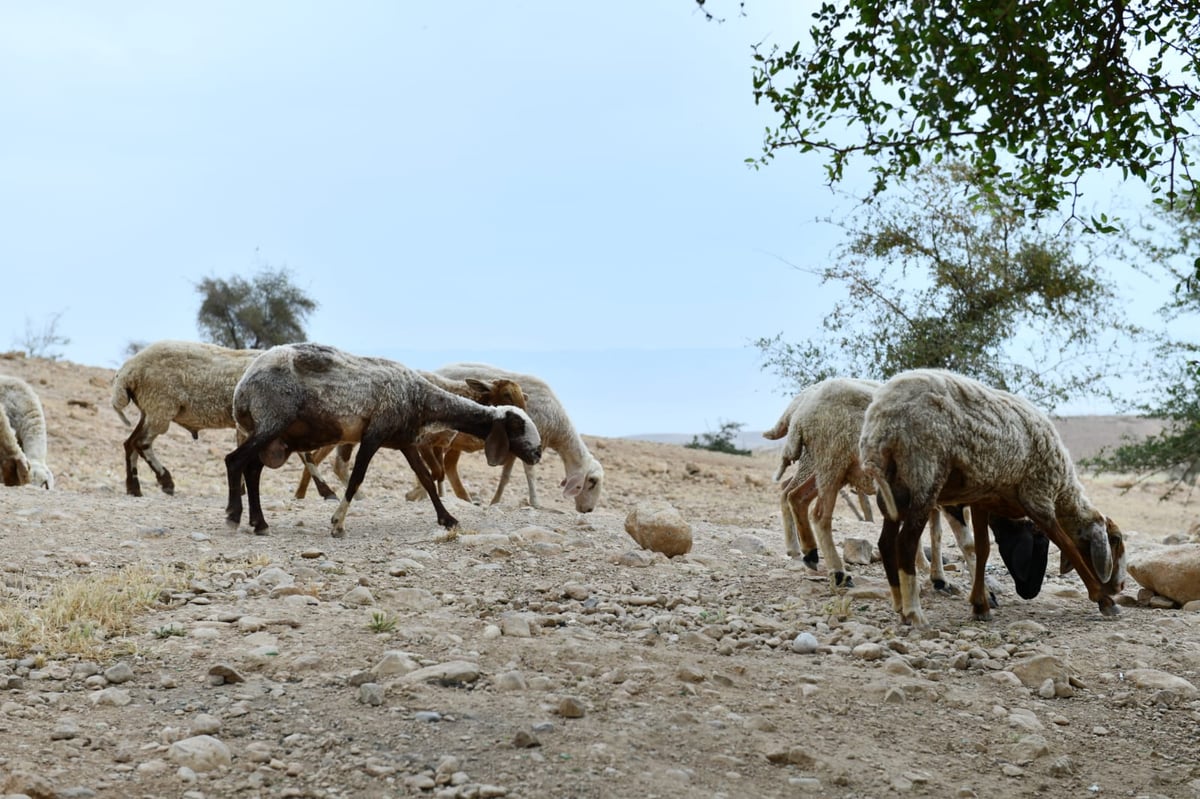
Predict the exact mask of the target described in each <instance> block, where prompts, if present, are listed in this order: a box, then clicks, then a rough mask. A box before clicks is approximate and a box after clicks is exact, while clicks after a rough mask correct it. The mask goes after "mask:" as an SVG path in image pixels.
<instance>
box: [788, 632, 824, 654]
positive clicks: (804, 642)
mask: <svg viewBox="0 0 1200 799" xmlns="http://www.w3.org/2000/svg"><path fill="white" fill-rule="evenodd" d="M817 646H818V642H817V637H816V636H815V635H813V634H812V633H800V634H799V635H797V636H796V637H795V638H794V639H792V651H793V652H798V653H800V654H801V655H811V654H812V653H813V652H816V651H817Z"/></svg>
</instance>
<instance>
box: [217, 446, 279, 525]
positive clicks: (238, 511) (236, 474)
mask: <svg viewBox="0 0 1200 799" xmlns="http://www.w3.org/2000/svg"><path fill="white" fill-rule="evenodd" d="M273 437H274V434H272V435H271V436H267V435H255V436H251V437H250V438H248V439H246V440H245V441H243V442H242V443H241V444H238V445H237V448H236V449H234V450H233V452H230V453H229V454H228V455H226V456H225V476H226V478H227V480H228V483H229V501H228V502H227V503H226V504H225V524H226V525H227V526H228V527H229V528H230V529H232V530H236V529H237V528H238V525H239V524H240V523H241V521H242V480H243V478H244V477H245V476H246V472H247V467H248V466H249V464H250V463H252V462H255V461H258V462H259V463H260V464H261V463H262V461H260V460H259V457H258V453H259V451H260V450H262V448H263V447H264V446H266V445H267V443H268V442H270V441H271V439H272V438H273ZM257 488H258V487H257V486H255V490H256V491H257Z"/></svg>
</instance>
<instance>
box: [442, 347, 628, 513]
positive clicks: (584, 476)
mask: <svg viewBox="0 0 1200 799" xmlns="http://www.w3.org/2000/svg"><path fill="white" fill-rule="evenodd" d="M437 373H438V374H440V375H442V376H444V377H449V378H453V379H455V380H465V379H466V378H468V377H473V378H476V379H477V380H498V379H501V378H507V379H509V380H514V381H516V382H517V383H518V384H519V385H520V386H521V390H522V391H523V392H524V393H525V401H526V406H525V409H526V411H528V413H529V417H530V418H531V419H533V421H534V424H536V425H537V428H538V432H539V433H540V434H541V437H542V446H543V447H545V448H546V449H552V450H554V451H555V452H557V453H558V454H559V457H561V458H562V461H563V467H564V469H565V470H566V476H565V477H564V478H563V480H562V482H561V483H559V485H560V487H562V489H563V496H565V497H574V498H575V509H576V510H577V511H579V512H580V513H589V512H591V511H592V510H593V509H595V507H596V503H597V502H598V501H599V499H600V491H601V488H602V487H603V483H604V468H603V467H602V466H601V465H600V462H599V461H598V460H596V459H595V458H594V457H593V456H592V453H591V452H589V451H588V448H587V445H586V444H584V443H583V438H581V437H580V435H579V433H577V432H576V431H575V426H574V425H573V424H572V423H571V419H570V417H568V416H567V411H566V409H565V408H563V406H562V403H561V402H559V400H558V397H556V396H555V395H554V392H553V391H552V390H551V389H550V386H548V385H546V382H545V381H544V380H542V379H541V378H538V377H534V376H533V375H525V374H517V373H515V372H507V371H504V370H503V369H498V368H496V367H495V366H489V365H487V364H482V363H458V364H451V365H449V366H443V367H442V368H440V369H438V370H437ZM511 474H512V462H511V461H509V462H508V463H506V464H505V465H504V469H503V470H502V471H501V473H500V483H499V485H497V486H496V493H495V494H494V495H493V496H492V502H491V504H493V505H494V504H496V503H497V502H499V501H500V497H501V496H502V495H503V494H504V488H505V486H507V485H508V480H509V477H510V476H511ZM446 477H447V479H449V480H450V484H451V485H452V486H453V485H455V483H456V481H457V482H459V484H460V485H461V481H459V479H458V469H457V458H456V457H455V458H453V459H450V460H448V461H447V462H446ZM525 482H526V483H527V484H528V486H529V504H530V505H532V506H533V507H535V508H536V507H540V506H539V505H538V499H537V489H536V487H535V485H534V470H533V466H532V465H530V464H529V463H528V462H526V464H525ZM464 493H465V490H464Z"/></svg>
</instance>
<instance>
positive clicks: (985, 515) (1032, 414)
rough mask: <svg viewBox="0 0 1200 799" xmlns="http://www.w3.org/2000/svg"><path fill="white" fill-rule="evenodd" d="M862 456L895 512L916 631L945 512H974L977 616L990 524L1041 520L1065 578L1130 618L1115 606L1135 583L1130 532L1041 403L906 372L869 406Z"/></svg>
mask: <svg viewBox="0 0 1200 799" xmlns="http://www.w3.org/2000/svg"><path fill="white" fill-rule="evenodd" d="M859 450H860V452H859V457H860V459H861V463H862V467H863V471H864V473H866V474H867V475H868V476H869V477H870V478H871V479H872V480H873V481H874V482H875V484H876V486H877V488H878V490H879V500H880V509H881V510H882V511H883V512H884V515H885V518H884V521H883V528H882V530H881V531H880V534H879V550H880V553H881V555H882V557H883V564H884V569H885V571H886V572H887V577H888V583H889V584H890V585H891V589H892V602H893V606H894V607H895V609H896V610H897V612H899V613H900V615H901V617H902V618H903V619H904V621H905V622H906V623H910V624H913V625H916V626H926V624H927V621H926V618H925V614H924V612H923V611H922V610H921V604H920V597H919V595H918V593H917V590H916V588H917V587H916V577H915V561H916V552H917V549H918V548H919V547H920V542H921V532H922V530H923V529H924V527H925V522H926V521H927V520H928V518H929V514H930V512H931V511H932V510H933V508H934V507H935V506H936V505H938V504H942V505H967V506H969V507H970V508H971V517H972V518H971V521H972V527H973V529H974V533H975V547H976V562H975V579H974V583H973V585H972V588H971V595H970V600H971V607H972V611H973V614H974V617H975V618H976V619H978V620H981V621H982V620H987V619H990V618H991V613H990V611H989V609H988V605H987V601H986V597H985V588H984V565H985V564H986V563H987V556H988V547H989V541H988V535H987V529H988V519H989V515H996V516H1001V517H1006V518H1011V519H1019V518H1021V517H1026V516H1027V517H1029V520H1030V521H1031V522H1032V523H1033V525H1034V526H1036V528H1037V529H1039V530H1040V531H1042V532H1043V533H1045V534H1046V535H1047V536H1049V538H1050V540H1051V541H1053V542H1054V543H1055V545H1057V546H1058V548H1059V549H1060V550H1061V551H1062V553H1063V566H1062V570H1063V571H1064V572H1066V571H1069V570H1070V569H1071V568H1072V567H1073V568H1075V569H1077V570H1078V571H1079V576H1080V577H1081V578H1082V579H1083V582H1084V585H1086V586H1087V589H1088V596H1089V597H1090V598H1091V599H1092V600H1093V601H1095V602H1096V603H1097V604H1098V606H1099V609H1100V612H1101V613H1102V614H1104V615H1106V616H1112V615H1116V614H1117V613H1118V610H1117V606H1116V604H1115V602H1114V599H1113V597H1114V595H1115V594H1117V593H1119V592H1120V591H1121V590H1122V589H1123V588H1124V582H1125V545H1124V539H1123V537H1122V535H1121V531H1120V529H1119V528H1118V527H1117V525H1116V524H1115V523H1114V522H1113V521H1112V520H1111V519H1109V518H1107V517H1106V516H1104V515H1103V514H1101V513H1100V512H1099V511H1098V510H1096V508H1095V507H1094V506H1093V505H1092V503H1091V502H1090V501H1089V500H1088V498H1087V496H1086V495H1085V494H1084V491H1083V486H1082V485H1081V484H1080V482H1079V478H1078V476H1077V475H1076V472H1075V467H1074V464H1073V463H1072V462H1071V457H1070V455H1069V454H1068V452H1067V449H1066V447H1065V446H1064V445H1063V443H1062V440H1061V439H1060V438H1059V435H1058V432H1057V431H1056V430H1055V428H1054V425H1053V424H1052V423H1051V421H1050V419H1049V417H1047V416H1046V415H1045V414H1044V413H1042V412H1041V411H1039V410H1038V409H1037V408H1036V407H1034V405H1033V404H1032V403H1030V402H1028V401H1027V400H1024V399H1022V398H1020V397H1017V396H1015V395H1013V394H1010V393H1008V392H1007V391H1001V390H999V389H994V388H991V387H989V386H986V385H984V384H983V383H980V382H979V381H977V380H973V379H971V378H968V377H965V376H962V375H959V374H955V373H953V372H949V371H946V370H943V369H916V370H912V371H909V372H902V373H900V374H898V375H896V376H894V377H893V378H892V379H891V380H889V381H888V382H887V383H885V384H884V385H883V386H882V387H881V388H880V389H879V390H878V391H877V392H876V394H875V398H874V399H873V400H872V401H871V404H870V405H869V406H868V407H867V411H866V414H865V417H864V420H863V428H862V435H861V436H860V439H859ZM1084 553H1087V556H1086V557H1085V556H1084Z"/></svg>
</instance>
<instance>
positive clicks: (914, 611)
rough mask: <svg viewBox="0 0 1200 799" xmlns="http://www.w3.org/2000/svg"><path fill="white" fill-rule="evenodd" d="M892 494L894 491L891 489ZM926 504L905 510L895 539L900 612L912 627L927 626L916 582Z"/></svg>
mask: <svg viewBox="0 0 1200 799" xmlns="http://www.w3.org/2000/svg"><path fill="white" fill-rule="evenodd" d="M893 495H895V492H893ZM929 507H931V506H928V505H925V506H922V504H919V503H913V504H912V505H910V506H909V508H908V510H907V512H905V513H904V521H903V523H902V524H901V525H900V530H899V532H898V533H897V535H896V538H895V551H894V552H893V556H894V557H895V559H896V568H897V571H898V576H899V584H900V615H901V616H902V617H903V618H904V621H905V622H907V623H908V624H911V625H913V626H914V627H921V628H924V627H928V626H929V622H928V621H927V620H926V618H925V612H924V611H923V610H921V591H920V587H919V585H918V582H917V550H918V549H920V548H921V533H923V532H924V531H925V524H926V523H927V522H928V521H929Z"/></svg>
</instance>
